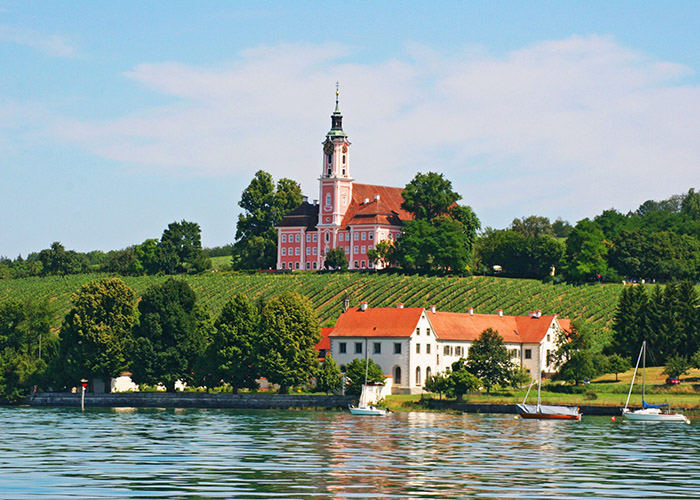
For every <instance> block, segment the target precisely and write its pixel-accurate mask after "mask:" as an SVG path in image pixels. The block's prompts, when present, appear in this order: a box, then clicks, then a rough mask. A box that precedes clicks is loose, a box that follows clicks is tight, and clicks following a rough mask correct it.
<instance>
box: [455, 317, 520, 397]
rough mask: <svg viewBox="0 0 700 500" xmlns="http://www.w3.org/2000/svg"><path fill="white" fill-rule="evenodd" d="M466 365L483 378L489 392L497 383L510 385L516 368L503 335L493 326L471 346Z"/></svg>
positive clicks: (470, 370)
mask: <svg viewBox="0 0 700 500" xmlns="http://www.w3.org/2000/svg"><path fill="white" fill-rule="evenodd" d="M466 366H467V370H469V372H471V373H472V374H474V375H475V376H476V377H478V378H480V379H481V380H482V382H483V384H484V387H486V392H487V393H490V392H491V388H492V387H494V386H496V385H499V386H501V387H505V386H506V385H508V384H509V383H510V381H511V377H512V374H513V369H514V367H513V363H512V361H511V360H510V356H509V355H508V349H506V346H505V344H504V343H503V337H501V336H500V335H499V333H498V332H497V331H495V330H492V329H491V328H487V329H486V330H484V331H483V332H481V335H479V338H478V339H476V340H475V341H474V343H473V344H472V346H471V347H470V348H469V355H468V357H467V365H466ZM453 373H454V368H453Z"/></svg>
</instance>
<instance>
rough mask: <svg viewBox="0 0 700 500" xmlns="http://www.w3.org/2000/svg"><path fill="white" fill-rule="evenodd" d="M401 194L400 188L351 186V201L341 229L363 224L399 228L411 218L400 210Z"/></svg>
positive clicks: (370, 185) (365, 185)
mask: <svg viewBox="0 0 700 500" xmlns="http://www.w3.org/2000/svg"><path fill="white" fill-rule="evenodd" d="M402 192H403V189H402V188H396V187H388V186H375V185H373V184H353V186H352V201H351V202H350V206H349V207H348V210H347V212H345V216H344V217H343V222H342V226H341V228H342V229H347V228H348V227H349V226H355V225H363V224H364V225H370V224H371V225H375V224H382V225H390V226H400V225H401V221H402V220H408V219H411V218H412V216H411V214H410V213H408V212H406V211H405V210H403V209H402V208H401V203H403V196H402V195H401V193H402ZM377 196H379V199H377ZM365 201H366V202H365Z"/></svg>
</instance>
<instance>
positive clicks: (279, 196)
mask: <svg viewBox="0 0 700 500" xmlns="http://www.w3.org/2000/svg"><path fill="white" fill-rule="evenodd" d="M301 202H302V195H301V186H299V184H298V183H296V182H295V181H293V180H290V179H280V180H279V181H278V182H277V187H276V189H275V184H274V182H273V180H272V176H271V175H270V174H268V173H267V172H264V171H262V170H259V171H258V172H256V173H255V176H254V177H253V179H252V180H251V181H250V184H249V185H248V187H246V188H245V189H244V190H243V193H242V195H241V200H240V201H239V202H238V206H240V207H241V208H242V209H243V213H242V214H240V215H239V216H238V223H237V224H236V242H235V243H234V246H233V267H234V269H267V268H272V267H274V266H275V265H276V262H277V231H276V229H275V227H276V226H277V224H279V223H280V222H281V221H282V218H283V217H284V215H285V214H287V213H288V212H290V211H292V210H294V209H295V208H296V207H298V206H299V205H300V204H301Z"/></svg>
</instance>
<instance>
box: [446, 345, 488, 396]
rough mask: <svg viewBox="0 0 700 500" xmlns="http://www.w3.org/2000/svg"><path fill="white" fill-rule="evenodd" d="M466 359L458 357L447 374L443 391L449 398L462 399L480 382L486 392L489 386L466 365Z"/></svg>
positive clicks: (475, 388) (476, 387)
mask: <svg viewBox="0 0 700 500" xmlns="http://www.w3.org/2000/svg"><path fill="white" fill-rule="evenodd" d="M472 348H473V346H472ZM468 363H469V362H468V361H467V362H466V363H465V360H464V359H460V360H458V361H455V362H454V363H452V370H451V371H450V373H449V375H448V376H447V389H446V391H445V393H446V394H447V395H448V396H449V397H451V398H457V401H461V400H462V396H464V395H465V394H468V393H470V392H474V391H477V390H478V389H479V387H481V386H482V384H483V385H484V386H485V387H486V390H487V392H488V391H489V390H490V388H491V386H490V385H486V384H485V383H484V382H483V381H482V380H480V379H479V378H478V377H477V376H476V375H474V373H473V372H472V371H471V370H470V369H469V367H468Z"/></svg>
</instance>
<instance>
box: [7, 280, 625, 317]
mask: <svg viewBox="0 0 700 500" xmlns="http://www.w3.org/2000/svg"><path fill="white" fill-rule="evenodd" d="M100 277H102V275H98V274H84V275H75V276H66V277H58V276H51V277H46V278H26V279H18V280H0V301H2V300H6V299H7V298H10V297H15V298H19V299H25V298H43V297H49V298H50V299H51V300H52V301H55V303H56V306H57V311H58V314H57V324H58V320H59V319H60V318H61V317H62V316H63V315H64V314H65V313H66V312H67V311H68V309H69V307H70V295H71V293H73V292H74V291H76V290H77V289H78V288H79V287H80V285H82V284H83V283H86V282H88V281H91V280H95V279H99V278H100ZM180 278H181V279H184V280H186V281H187V282H189V283H190V285H191V286H192V287H193V289H194V290H195V291H196V293H197V296H198V298H199V300H200V301H201V302H202V303H203V304H204V305H205V307H207V308H208V309H209V310H210V311H211V312H212V313H214V314H218V312H219V311H220V310H221V307H222V306H223V305H224V303H225V302H226V301H227V300H228V299H229V298H231V297H232V296H233V295H235V294H236V293H245V294H247V295H248V296H249V297H251V298H253V299H255V298H257V297H259V296H264V297H269V296H272V295H275V294H277V293H279V292H281V291H285V290H293V291H296V292H299V293H301V294H303V295H306V296H308V297H309V298H310V299H311V301H312V302H313V304H314V306H315V307H316V310H317V311H318V314H319V318H320V320H321V322H322V323H323V324H332V323H333V322H334V321H335V319H336V318H337V317H338V314H340V311H341V309H342V300H343V297H344V296H345V293H346V292H347V294H348V296H349V297H350V304H351V306H357V305H359V303H360V302H361V301H367V302H368V303H369V305H370V307H393V306H395V305H396V304H397V303H399V302H403V303H404V304H405V305H406V307H428V306H430V305H433V304H434V305H436V306H437V308H438V310H443V311H452V312H466V311H467V308H469V307H473V308H474V310H475V312H477V313H484V314H488V313H495V312H496V309H503V311H504V313H505V314H512V315H522V314H527V313H528V312H529V311H533V310H536V309H540V310H541V311H542V312H543V313H544V314H554V313H556V314H558V315H559V316H560V317H566V318H571V319H577V318H583V319H586V320H588V321H590V322H592V323H593V324H595V325H597V326H599V327H600V328H601V329H602V330H607V329H608V328H609V326H610V324H611V321H612V316H613V312H614V309H615V306H616V305H617V298H618V295H619V293H620V292H621V290H622V285H621V284H619V285H618V284H607V285H582V286H574V285H568V284H556V285H555V284H542V283H541V282H540V281H537V280H523V279H507V278H493V277H481V276H477V277H466V278H457V277H424V276H403V275H371V274H358V273H345V274H310V273H300V274H281V275H276V274H267V273H261V274H236V273H230V272H214V273H209V274H205V275H199V276H181V277H180ZM165 279H167V277H165V276H155V277H154V276H142V277H134V278H123V280H124V281H125V282H126V284H128V285H129V286H130V287H132V288H133V289H134V290H135V291H136V294H137V295H140V294H142V293H143V291H144V290H145V289H146V288H147V287H148V286H149V285H151V284H153V283H158V282H161V281H163V280H165Z"/></svg>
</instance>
